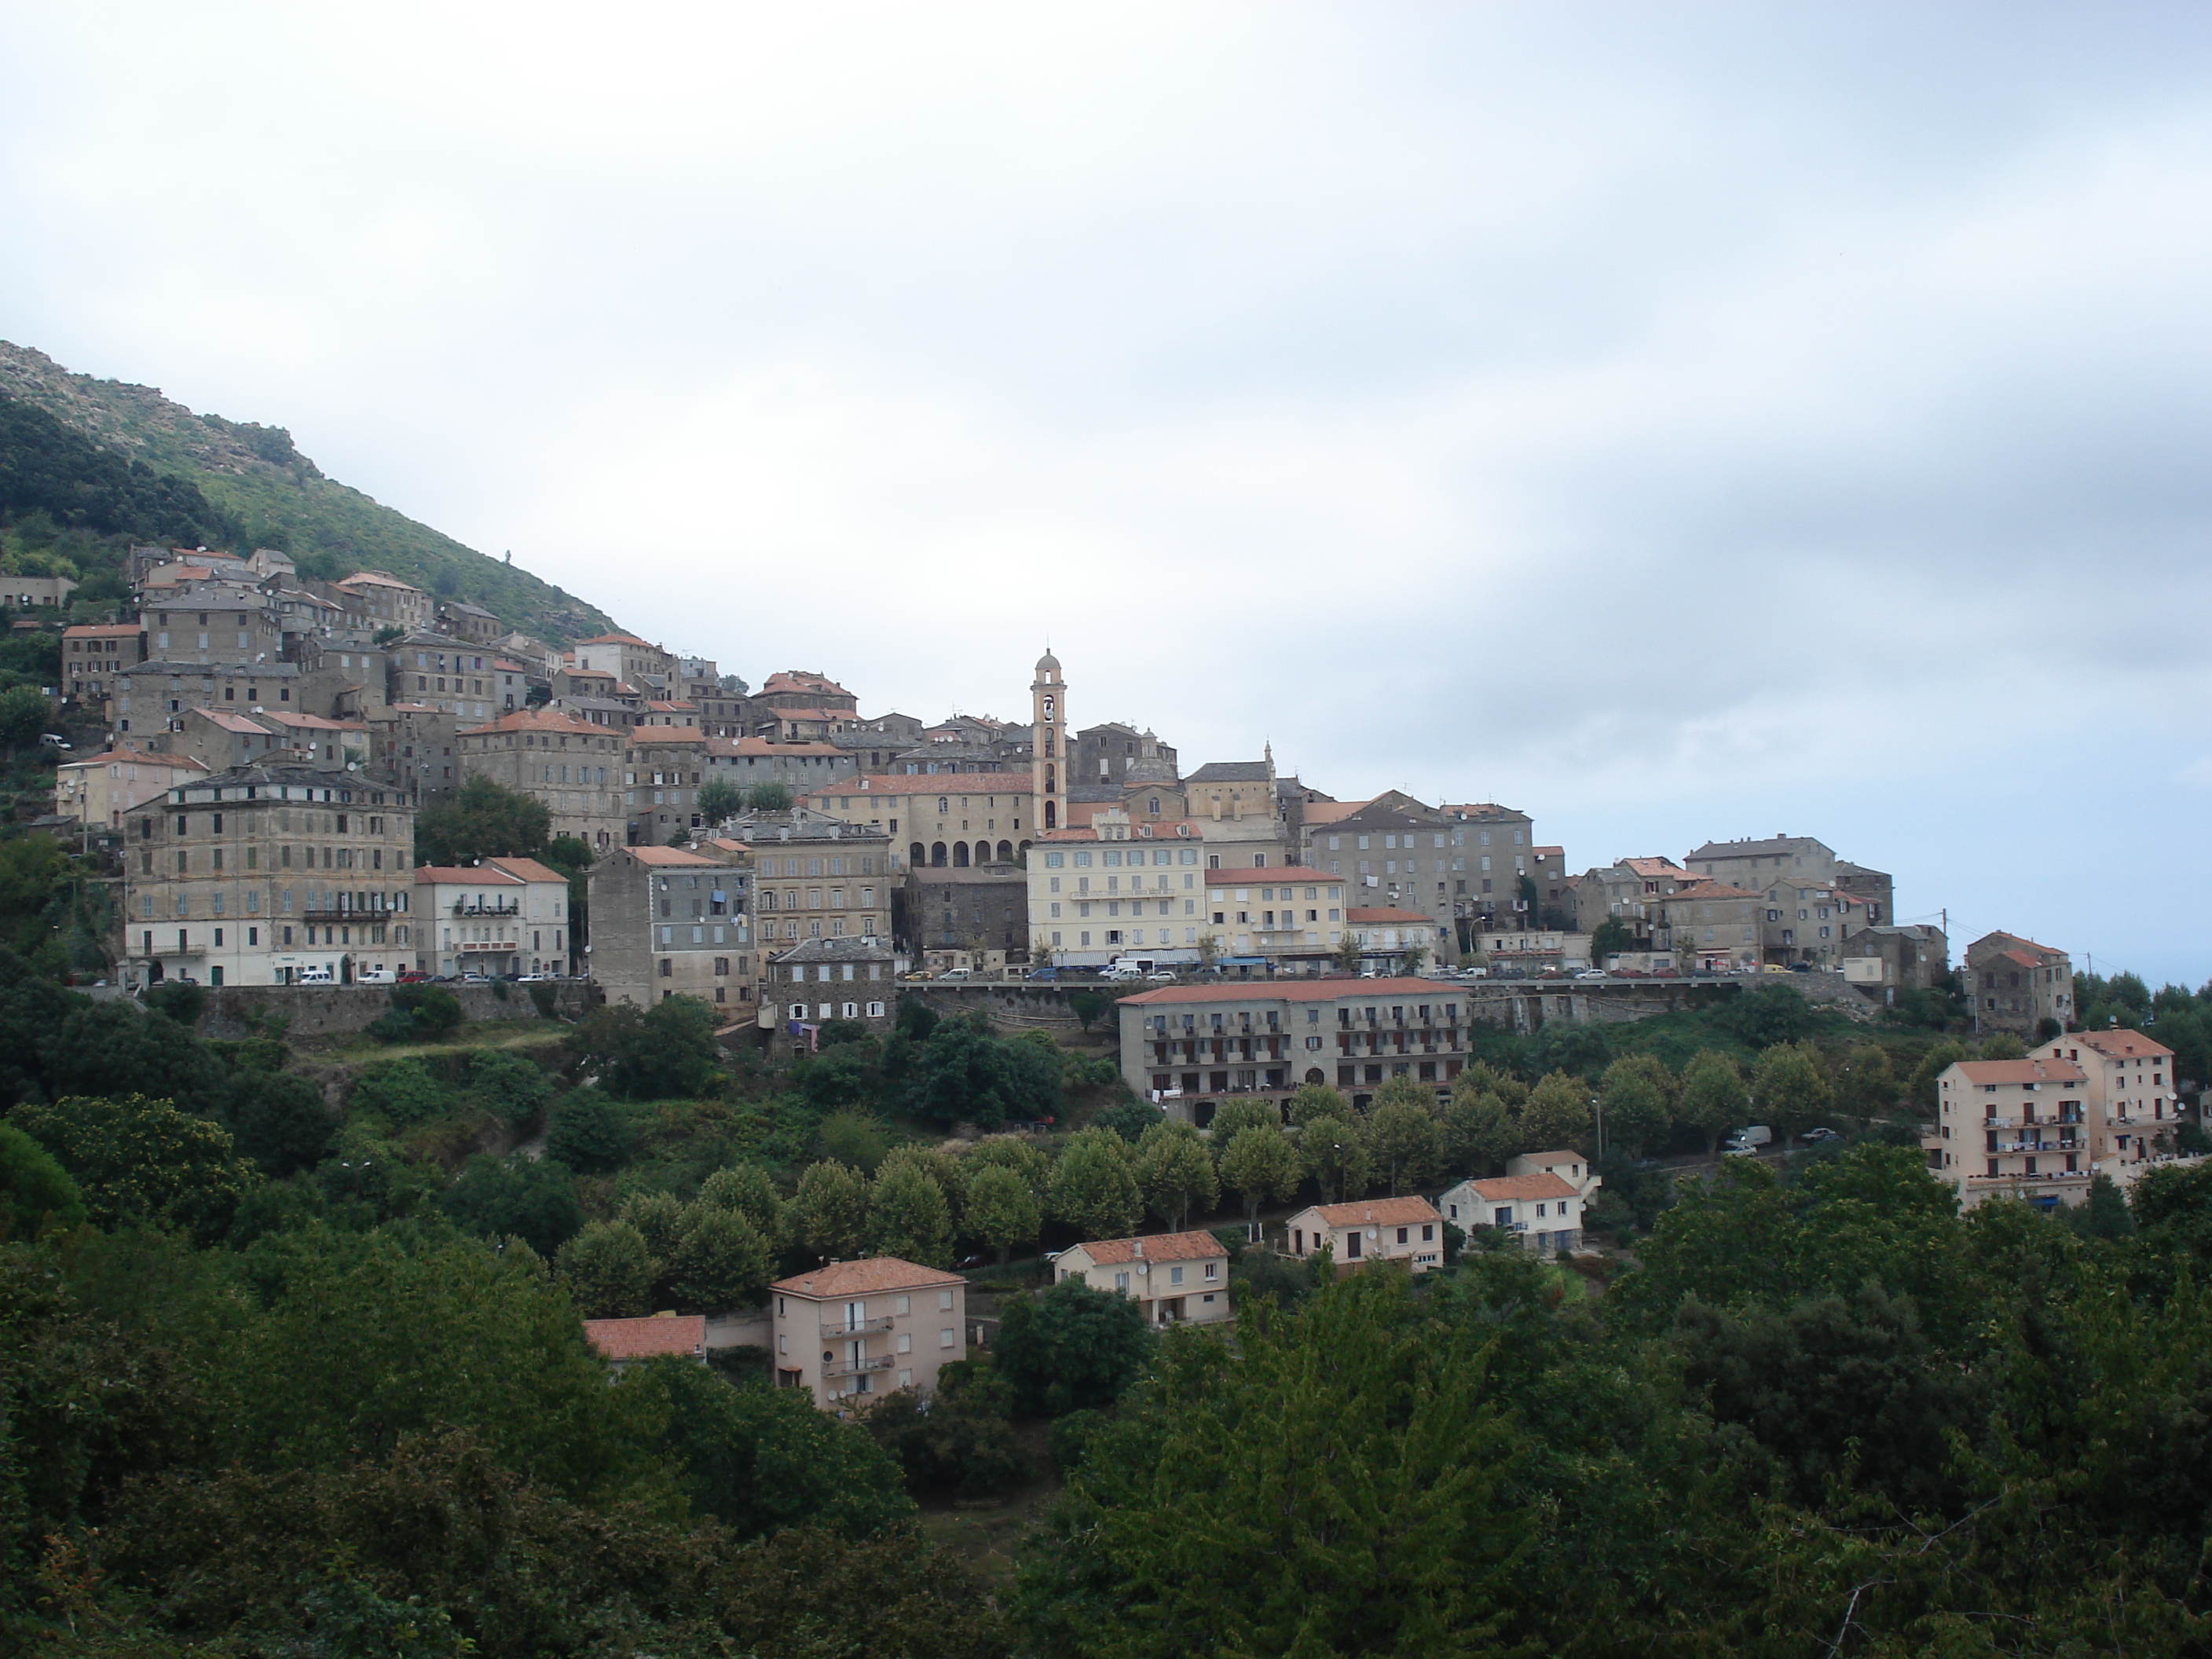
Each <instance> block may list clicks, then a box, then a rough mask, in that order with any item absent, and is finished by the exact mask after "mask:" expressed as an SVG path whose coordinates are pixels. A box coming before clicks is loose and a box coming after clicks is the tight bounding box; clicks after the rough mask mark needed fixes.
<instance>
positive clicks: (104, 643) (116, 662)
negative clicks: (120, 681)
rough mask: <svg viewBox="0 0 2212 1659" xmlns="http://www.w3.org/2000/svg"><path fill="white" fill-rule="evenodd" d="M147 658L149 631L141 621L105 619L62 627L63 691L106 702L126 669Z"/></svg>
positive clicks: (75, 699)
mask: <svg viewBox="0 0 2212 1659" xmlns="http://www.w3.org/2000/svg"><path fill="white" fill-rule="evenodd" d="M145 660H146V634H145V630H144V629H141V628H140V627H139V626H138V624H137V623H100V624H97V625H95V626H92V627H86V628H64V629H63V630H62V695H63V696H66V697H67V698H69V699H70V702H82V703H100V704H103V705H104V704H105V703H106V701H107V698H108V696H109V694H110V693H111V692H112V690H114V686H113V684H112V681H113V680H114V678H115V677H116V675H117V674H118V673H120V672H121V671H123V670H124V669H126V668H135V667H137V665H139V664H140V663H142V662H143V661H145Z"/></svg>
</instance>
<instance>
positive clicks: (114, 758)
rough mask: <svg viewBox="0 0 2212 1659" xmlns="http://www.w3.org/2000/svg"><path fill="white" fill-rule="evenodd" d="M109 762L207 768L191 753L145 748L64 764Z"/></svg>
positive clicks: (123, 764)
mask: <svg viewBox="0 0 2212 1659" xmlns="http://www.w3.org/2000/svg"><path fill="white" fill-rule="evenodd" d="M109 763H112V764H115V765H118V766H128V765H131V764H134V763H135V764H143V765H146V766H173V767H176V768H178V769H180V770H189V771H193V772H204V771H206V770H207V768H206V767H204V766H203V765H202V764H201V763H199V762H197V761H196V760H194V759H193V758H192V757H191V756H189V755H156V754H152V753H149V751H148V750H143V749H111V750H108V751H107V752H106V754H104V755H87V756H85V757H83V758H82V759H79V760H65V761H64V762H63V763H62V765H63V766H102V765H106V764H109Z"/></svg>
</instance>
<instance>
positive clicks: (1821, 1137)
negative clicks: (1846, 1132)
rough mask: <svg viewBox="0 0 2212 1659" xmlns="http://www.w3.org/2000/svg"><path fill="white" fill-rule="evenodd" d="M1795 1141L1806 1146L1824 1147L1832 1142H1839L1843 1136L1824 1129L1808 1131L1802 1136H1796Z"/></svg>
mask: <svg viewBox="0 0 2212 1659" xmlns="http://www.w3.org/2000/svg"><path fill="white" fill-rule="evenodd" d="M1797 1139H1800V1140H1802V1141H1803V1142H1804V1143H1805V1144H1806V1145H1807V1146H1826V1145H1827V1144H1828V1142H1830V1141H1832V1140H1841V1139H1843V1136H1841V1135H1839V1134H1838V1133H1836V1132H1835V1131H1834V1130H1833V1129H1830V1128H1825V1127H1824V1128H1819V1129H1808V1130H1806V1131H1805V1133H1803V1134H1802V1135H1800V1136H1798V1137H1797Z"/></svg>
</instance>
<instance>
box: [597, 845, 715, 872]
mask: <svg viewBox="0 0 2212 1659" xmlns="http://www.w3.org/2000/svg"><path fill="white" fill-rule="evenodd" d="M614 850H615V851H617V853H628V854H629V855H630V856H631V857H632V858H634V859H635V860H637V861H638V862H639V863H640V864H660V865H670V866H685V867H696V866H702V865H703V866H706V867H707V868H708V869H710V870H719V869H720V868H721V867H722V861H721V860H720V859H706V858H701V857H700V856H699V854H696V853H687V852H685V851H684V849H683V848H680V847H617V848H615V849H614Z"/></svg>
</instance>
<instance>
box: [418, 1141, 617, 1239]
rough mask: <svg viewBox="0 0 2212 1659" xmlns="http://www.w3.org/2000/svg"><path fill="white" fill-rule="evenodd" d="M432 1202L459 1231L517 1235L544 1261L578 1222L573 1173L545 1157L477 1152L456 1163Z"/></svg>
mask: <svg viewBox="0 0 2212 1659" xmlns="http://www.w3.org/2000/svg"><path fill="white" fill-rule="evenodd" d="M438 1207H439V1208H440V1209H441V1210H443V1211H444V1212H446V1215H447V1218H448V1219H450V1220H451V1221H452V1222H453V1225H455V1226H457V1227H459V1228H460V1229H462V1230H463V1231H466V1232H471V1233H474V1234H476V1235H477V1236H478V1237H482V1238H507V1237H514V1238H519V1239H520V1240H521V1241H522V1242H523V1243H526V1244H527V1245H528V1246H530V1248H531V1249H532V1250H534V1251H536V1252H537V1253H538V1255H541V1256H543V1257H544V1258H545V1259H546V1260H547V1261H551V1260H552V1259H553V1256H554V1255H555V1254H556V1252H558V1251H559V1249H560V1248H561V1247H562V1245H563V1244H565V1243H568V1240H569V1239H570V1238H572V1237H574V1236H575V1234H576V1233H577V1231H579V1230H580V1229H581V1228H582V1226H583V1225H584V1215H583V1212H582V1210H581V1209H580V1207H579V1206H578V1205H577V1203H576V1182H575V1178H574V1176H571V1175H570V1174H569V1173H568V1166H567V1165H565V1164H561V1163H558V1162H556V1160H554V1159H552V1158H522V1157H510V1158H495V1157H493V1156H492V1154H490V1153H489V1152H478V1153H477V1155H476V1156H475V1157H474V1158H471V1159H470V1160H469V1161H468V1162H467V1163H465V1164H463V1165H461V1173H460V1175H459V1177H457V1178H456V1179H455V1181H454V1182H453V1185H452V1186H450V1187H448V1188H447V1189H446V1190H445V1192H444V1193H443V1194H441V1195H440V1197H439V1200H438Z"/></svg>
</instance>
